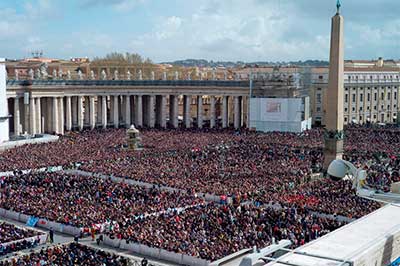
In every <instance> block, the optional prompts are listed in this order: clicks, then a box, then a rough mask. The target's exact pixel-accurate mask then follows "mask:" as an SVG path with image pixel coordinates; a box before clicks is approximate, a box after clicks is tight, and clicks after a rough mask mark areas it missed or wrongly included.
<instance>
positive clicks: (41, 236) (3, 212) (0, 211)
mask: <svg viewBox="0 0 400 266" xmlns="http://www.w3.org/2000/svg"><path fill="white" fill-rule="evenodd" d="M16 214H18V213H17V212H14V211H7V210H4V209H0V216H1V217H5V218H8V219H13V217H16ZM13 220H16V221H18V219H13ZM14 226H15V227H18V228H21V229H28V230H33V231H36V232H38V233H40V234H39V235H37V236H32V237H27V238H23V239H18V240H15V241H10V242H7V243H0V244H1V245H2V246H3V247H7V246H9V245H12V244H16V243H20V242H23V241H27V242H33V241H35V240H37V239H39V243H38V245H43V244H45V243H46V241H47V233H45V232H42V231H38V230H35V229H33V228H25V227H21V226H18V225H14Z"/></svg>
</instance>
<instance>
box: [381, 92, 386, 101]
mask: <svg viewBox="0 0 400 266" xmlns="http://www.w3.org/2000/svg"><path fill="white" fill-rule="evenodd" d="M381 100H382V101H383V100H385V93H384V92H382V93H381Z"/></svg>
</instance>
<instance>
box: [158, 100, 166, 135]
mask: <svg viewBox="0 0 400 266" xmlns="http://www.w3.org/2000/svg"><path fill="white" fill-rule="evenodd" d="M166 108H167V97H166V96H165V95H157V96H156V125H157V126H159V127H162V128H165V127H166V126H167V121H166V120H167V118H166Z"/></svg>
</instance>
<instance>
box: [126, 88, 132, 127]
mask: <svg viewBox="0 0 400 266" xmlns="http://www.w3.org/2000/svg"><path fill="white" fill-rule="evenodd" d="M124 97H125V127H126V128H129V127H130V126H131V96H130V95H125V96H124Z"/></svg>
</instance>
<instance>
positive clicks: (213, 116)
mask: <svg viewBox="0 0 400 266" xmlns="http://www.w3.org/2000/svg"><path fill="white" fill-rule="evenodd" d="M215 120H216V114H215V96H210V128H214V127H215Z"/></svg>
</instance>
